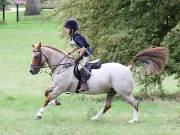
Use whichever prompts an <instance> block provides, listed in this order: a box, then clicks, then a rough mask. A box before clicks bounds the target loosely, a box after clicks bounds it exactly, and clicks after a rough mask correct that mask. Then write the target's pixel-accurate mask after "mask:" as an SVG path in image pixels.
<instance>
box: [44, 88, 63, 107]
mask: <svg viewBox="0 0 180 135" xmlns="http://www.w3.org/2000/svg"><path fill="white" fill-rule="evenodd" d="M54 88H55V87H49V88H48V89H47V90H45V93H44V95H45V97H46V98H47V97H48V96H49V93H50V92H52V91H53V89H54ZM48 105H53V106H59V105H61V103H60V102H59V101H58V100H57V99H53V100H51V101H50V102H49V103H48Z"/></svg>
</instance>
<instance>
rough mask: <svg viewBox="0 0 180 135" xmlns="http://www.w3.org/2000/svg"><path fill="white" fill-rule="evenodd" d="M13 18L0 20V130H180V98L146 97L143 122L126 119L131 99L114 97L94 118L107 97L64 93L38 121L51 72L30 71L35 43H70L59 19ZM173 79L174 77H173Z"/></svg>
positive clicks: (45, 134)
mask: <svg viewBox="0 0 180 135" xmlns="http://www.w3.org/2000/svg"><path fill="white" fill-rule="evenodd" d="M0 15H1V14H0ZM14 17H15V16H14V14H8V15H7V16H6V18H8V19H7V23H6V24H0V123H1V124H0V135H179V133H180V103H179V102H169V101H161V100H156V101H154V102H148V101H141V103H140V122H139V123H137V124H133V125H132V124H129V123H127V121H128V120H129V119H131V117H132V110H131V107H130V106H129V105H128V104H127V103H126V102H123V101H120V100H115V101H114V102H113V105H112V108H111V109H110V111H109V112H107V114H106V115H105V116H104V117H103V118H102V119H101V120H100V121H96V122H94V121H91V120H90V117H92V116H93V115H94V114H95V113H96V112H97V111H99V110H100V109H101V107H102V105H103V101H101V100H100V101H99V100H97V98H96V97H95V96H84V95H76V94H73V95H67V94H63V95H62V96H60V97H59V100H60V101H61V103H62V106H60V107H49V108H48V110H47V111H46V113H45V115H44V117H43V119H41V120H39V121H37V120H34V115H35V114H36V112H37V111H38V110H39V107H40V106H41V105H42V103H43V100H44V97H43V93H44V89H45V88H46V87H48V86H49V85H50V83H51V77H50V76H49V75H48V74H46V73H45V72H42V73H41V74H39V75H36V76H32V75H31V74H30V73H29V66H30V63H31V57H32V52H31V49H32V47H31V44H33V43H38V42H40V41H41V42H42V43H46V44H50V45H53V46H55V47H58V48H62V49H67V46H66V45H65V40H62V39H61V38H60V32H59V31H62V30H61V29H60V28H59V27H58V24H57V23H55V22H54V21H48V22H45V23H36V22H34V23H33V22H31V23H19V24H17V23H15V18H14ZM8 20H9V21H8ZM168 82H169V84H172V82H174V81H173V80H172V78H169V79H168V80H167V83H168ZM168 87H170V86H169V85H168ZM173 87H174V86H173ZM171 88H172V87H171ZM136 91H137V90H136V89H135V92H136Z"/></svg>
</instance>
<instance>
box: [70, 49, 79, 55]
mask: <svg viewBox="0 0 180 135" xmlns="http://www.w3.org/2000/svg"><path fill="white" fill-rule="evenodd" d="M77 50H78V48H74V49H73V50H71V51H70V52H69V53H68V54H69V55H70V54H72V53H73V52H75V51H77Z"/></svg>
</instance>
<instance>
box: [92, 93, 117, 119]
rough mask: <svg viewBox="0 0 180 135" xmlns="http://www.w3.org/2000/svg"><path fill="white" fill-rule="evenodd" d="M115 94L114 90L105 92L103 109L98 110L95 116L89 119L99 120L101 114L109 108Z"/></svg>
mask: <svg viewBox="0 0 180 135" xmlns="http://www.w3.org/2000/svg"><path fill="white" fill-rule="evenodd" d="M115 95H116V92H115V91H114V90H111V91H110V92H108V93H107V95H106V98H105V103H104V107H103V109H101V111H100V112H98V113H97V114H96V116H94V117H92V118H91V120H99V119H100V118H101V116H102V115H103V114H105V112H106V111H107V110H109V108H110V107H111V103H112V99H113V97H114V96H115Z"/></svg>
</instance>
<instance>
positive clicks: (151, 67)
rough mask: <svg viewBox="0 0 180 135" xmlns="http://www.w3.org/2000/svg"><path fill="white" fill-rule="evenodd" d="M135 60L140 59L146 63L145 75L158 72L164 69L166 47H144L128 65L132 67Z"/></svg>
mask: <svg viewBox="0 0 180 135" xmlns="http://www.w3.org/2000/svg"><path fill="white" fill-rule="evenodd" d="M137 61H141V62H143V63H144V64H145V65H146V67H145V74H146V75H152V74H158V73H160V72H161V71H162V70H163V69H164V66H165V65H166V64H167V61H168V49H167V48H165V47H156V48H148V49H145V50H143V51H141V52H139V53H138V54H136V56H135V57H134V58H133V60H132V61H131V63H130V64H129V65H128V67H129V68H130V69H132V68H133V66H134V64H135V63H136V62H137Z"/></svg>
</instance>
